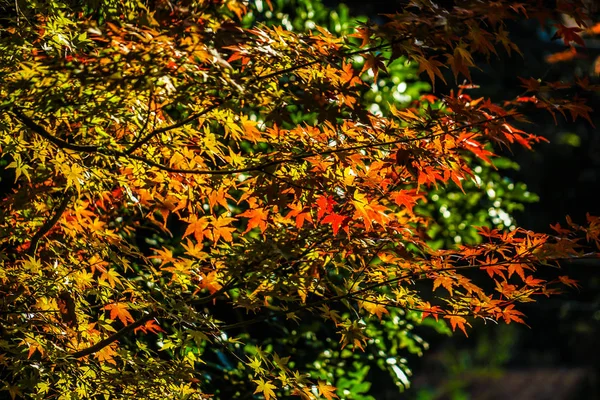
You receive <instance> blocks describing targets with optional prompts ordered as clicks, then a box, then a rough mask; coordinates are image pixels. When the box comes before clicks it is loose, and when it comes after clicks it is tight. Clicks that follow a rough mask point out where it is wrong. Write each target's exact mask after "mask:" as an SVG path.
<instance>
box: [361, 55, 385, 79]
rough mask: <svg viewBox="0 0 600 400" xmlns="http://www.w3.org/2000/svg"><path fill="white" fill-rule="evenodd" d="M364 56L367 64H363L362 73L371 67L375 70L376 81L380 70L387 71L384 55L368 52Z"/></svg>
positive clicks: (374, 77)
mask: <svg viewBox="0 0 600 400" xmlns="http://www.w3.org/2000/svg"><path fill="white" fill-rule="evenodd" d="M364 58H365V64H364V66H363V69H362V71H360V73H361V74H362V73H363V72H365V71H367V70H369V69H370V70H371V71H373V79H374V80H375V82H377V76H378V75H379V70H382V71H383V72H386V73H387V69H386V68H385V64H384V62H383V57H381V56H375V55H373V54H367V55H365V56H364Z"/></svg>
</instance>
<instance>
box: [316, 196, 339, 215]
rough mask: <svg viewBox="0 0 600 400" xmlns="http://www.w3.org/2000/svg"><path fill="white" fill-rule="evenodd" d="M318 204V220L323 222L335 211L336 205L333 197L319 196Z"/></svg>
mask: <svg viewBox="0 0 600 400" xmlns="http://www.w3.org/2000/svg"><path fill="white" fill-rule="evenodd" d="M316 204H317V220H319V221H320V220H321V218H323V216H324V215H325V214H329V213H331V212H332V211H333V206H334V205H335V204H336V202H335V200H334V199H333V196H319V198H317V201H316Z"/></svg>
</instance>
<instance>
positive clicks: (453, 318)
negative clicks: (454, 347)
mask: <svg viewBox="0 0 600 400" xmlns="http://www.w3.org/2000/svg"><path fill="white" fill-rule="evenodd" d="M444 318H446V319H449V320H450V325H452V331H455V330H456V327H457V326H458V328H459V329H460V330H461V331H463V333H464V334H465V336H467V337H469V335H467V331H466V329H465V325H468V326H471V324H469V323H468V322H467V320H466V319H465V318H464V317H461V316H460V315H444Z"/></svg>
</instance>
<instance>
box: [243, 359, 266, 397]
mask: <svg viewBox="0 0 600 400" xmlns="http://www.w3.org/2000/svg"><path fill="white" fill-rule="evenodd" d="M246 365H248V366H249V367H250V368H252V371H254V375H255V376H256V375H262V374H264V373H265V372H266V371H265V369H264V368H263V367H262V361H261V360H260V358H258V357H256V356H255V357H252V359H251V360H250V362H249V363H246ZM255 393H256V392H255Z"/></svg>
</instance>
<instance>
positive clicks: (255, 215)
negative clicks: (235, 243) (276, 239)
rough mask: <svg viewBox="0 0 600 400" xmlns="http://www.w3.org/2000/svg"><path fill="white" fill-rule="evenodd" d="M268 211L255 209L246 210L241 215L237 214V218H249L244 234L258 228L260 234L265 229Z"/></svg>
mask: <svg viewBox="0 0 600 400" xmlns="http://www.w3.org/2000/svg"><path fill="white" fill-rule="evenodd" d="M268 215H269V211H267V210H265V209H264V208H262V207H260V208H255V209H252V210H246V211H244V212H243V213H241V214H238V215H237V216H238V217H246V218H249V221H248V226H247V227H246V230H245V231H244V234H245V233H248V232H250V230H252V229H253V228H256V227H258V228H259V229H260V231H261V232H263V233H264V231H265V230H266V229H267V219H268Z"/></svg>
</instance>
